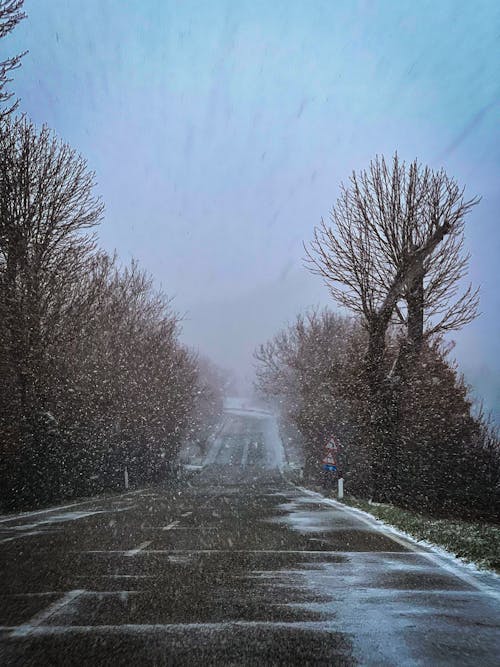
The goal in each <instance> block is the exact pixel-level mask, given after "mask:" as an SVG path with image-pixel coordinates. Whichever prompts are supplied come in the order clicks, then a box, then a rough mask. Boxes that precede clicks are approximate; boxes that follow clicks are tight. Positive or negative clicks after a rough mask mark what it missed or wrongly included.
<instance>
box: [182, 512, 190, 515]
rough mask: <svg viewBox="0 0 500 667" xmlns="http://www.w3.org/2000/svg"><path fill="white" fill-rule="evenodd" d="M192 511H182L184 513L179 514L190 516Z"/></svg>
mask: <svg viewBox="0 0 500 667" xmlns="http://www.w3.org/2000/svg"><path fill="white" fill-rule="evenodd" d="M191 514H192V512H184V514H181V516H191Z"/></svg>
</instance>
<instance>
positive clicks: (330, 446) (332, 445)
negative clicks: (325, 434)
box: [325, 435, 340, 452]
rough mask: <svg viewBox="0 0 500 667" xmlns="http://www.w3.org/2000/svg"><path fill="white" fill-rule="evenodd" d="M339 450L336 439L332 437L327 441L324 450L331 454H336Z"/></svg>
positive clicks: (338, 443)
mask: <svg viewBox="0 0 500 667" xmlns="http://www.w3.org/2000/svg"><path fill="white" fill-rule="evenodd" d="M339 448H340V442H339V441H338V440H337V438H336V437H335V436H334V435H332V436H331V437H330V439H329V440H327V442H326V445H325V449H327V450H329V451H332V452H338V451H339Z"/></svg>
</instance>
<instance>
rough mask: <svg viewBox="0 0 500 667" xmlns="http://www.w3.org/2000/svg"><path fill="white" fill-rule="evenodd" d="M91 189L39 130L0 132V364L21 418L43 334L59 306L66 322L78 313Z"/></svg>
mask: <svg viewBox="0 0 500 667" xmlns="http://www.w3.org/2000/svg"><path fill="white" fill-rule="evenodd" d="M93 186H94V176H93V174H92V173H91V172H89V171H88V168H87V164H86V162H85V160H84V159H83V158H82V157H80V156H79V155H78V154H77V153H76V152H75V151H74V150H72V149H71V148H70V147H69V146H68V145H66V144H63V143H61V142H60V141H59V140H58V139H57V138H56V137H55V136H54V135H53V134H52V133H51V132H50V131H49V130H48V129H47V128H46V127H43V128H42V129H41V130H40V131H38V130H37V129H36V128H35V127H34V126H33V125H32V124H31V123H30V122H29V121H27V120H26V119H24V118H22V119H17V120H14V121H13V120H10V119H9V118H7V119H5V120H4V122H3V123H2V124H1V126H0V311H1V314H2V324H1V333H2V338H3V345H4V356H3V360H4V363H7V364H8V365H10V370H11V375H13V376H14V377H16V378H17V381H16V385H15V387H16V391H15V392H14V394H15V397H17V399H18V400H19V401H20V404H21V406H22V411H23V412H24V411H25V410H26V409H28V410H29V405H28V404H29V402H30V398H33V395H34V384H33V383H34V378H35V377H36V376H38V374H39V368H38V367H39V364H40V362H41V359H42V358H43V354H44V349H45V348H46V346H47V343H48V338H49V332H55V331H56V329H57V322H56V321H55V319H54V318H56V314H57V312H58V313H59V315H60V314H61V312H62V311H61V308H62V307H63V304H64V308H65V309H66V311H67V312H68V313H69V314H71V310H72V309H73V311H74V309H75V308H76V307H77V304H79V307H82V306H83V305H84V304H83V302H82V301H81V299H80V300H79V299H78V298H77V291H78V289H77V286H78V282H79V281H80V280H81V279H82V276H83V275H85V272H86V270H88V269H89V268H90V264H91V262H92V261H93V260H92V251H93V250H94V247H95V240H94V237H93V235H92V234H91V233H89V232H88V230H90V229H91V228H92V227H94V226H95V225H96V224H97V223H98V221H99V219H100V217H101V213H102V210H103V207H102V204H101V202H100V201H99V199H98V198H97V197H95V195H94V194H93ZM70 289H73V296H74V297H75V298H74V299H73V300H71V299H68V297H69V296H70V295H69V292H68V291H69V290H70ZM62 293H64V294H65V298H64V299H63V301H62V302H61V295H62ZM73 314H74V312H73ZM56 319H57V318H56ZM37 369H38V370H37ZM30 387H31V389H30Z"/></svg>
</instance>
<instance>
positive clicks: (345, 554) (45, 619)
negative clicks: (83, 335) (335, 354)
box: [0, 411, 500, 666]
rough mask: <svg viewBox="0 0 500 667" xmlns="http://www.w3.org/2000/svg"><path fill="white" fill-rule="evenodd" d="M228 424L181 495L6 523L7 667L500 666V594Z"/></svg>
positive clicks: (253, 418)
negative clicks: (293, 478) (328, 498)
mask: <svg viewBox="0 0 500 667" xmlns="http://www.w3.org/2000/svg"><path fill="white" fill-rule="evenodd" d="M282 463H283V453H282V450H281V449H280V444H279V442H278V440H277V438H276V424H275V421H274V419H273V418H272V417H270V416H269V415H266V414H264V413H254V412H247V413H245V412H244V411H240V412H239V413H238V412H236V411H235V412H232V413H228V415H227V419H226V422H225V425H224V428H223V429H222V431H221V433H220V434H219V437H218V438H217V439H216V440H215V442H214V443H213V444H212V447H211V450H210V451H209V453H208V455H207V459H206V465H205V467H204V468H203V469H202V470H201V471H199V472H197V473H195V474H193V475H192V477H190V478H189V479H188V480H183V481H182V482H179V483H177V484H175V485H172V486H170V487H168V488H167V487H161V488H154V489H147V490H141V491H135V492H131V493H126V494H123V495H121V496H114V497H109V498H107V499H98V500H94V501H90V502H85V503H75V504H73V503H68V504H67V505H65V506H62V507H59V508H55V509H52V510H50V511H42V512H38V513H26V514H23V515H17V516H10V517H0V563H1V572H2V589H1V594H0V626H1V628H0V663H1V664H2V665H131V664H137V665H142V664H144V665H177V664H179V665H180V664H186V665H292V664H297V665H353V664H366V665H475V666H477V665H482V666H483V665H484V666H487V665H498V664H499V661H498V656H499V655H500V642H499V639H498V637H499V633H498V630H499V629H500V628H499V602H498V600H499V594H500V586H499V585H498V580H497V579H495V578H494V577H492V576H489V575H476V574H474V573H471V572H468V571H467V570H466V569H465V568H461V567H460V566H456V565H453V564H451V565H450V564H449V563H448V562H447V561H446V559H444V560H442V559H441V560H440V559H438V558H437V557H436V556H434V555H433V554H432V553H430V552H428V551H427V550H425V549H423V548H420V547H416V546H414V545H412V544H410V543H407V542H406V541H405V540H400V539H397V538H395V537H394V536H392V535H391V534H389V533H387V532H385V531H382V530H380V529H379V528H378V527H377V526H376V525H375V524H372V523H371V522H370V521H367V520H366V519H363V518H362V517H360V516H359V515H356V514H354V513H352V512H350V511H347V510H345V509H343V508H342V507H339V506H338V505H337V506H336V505H335V504H331V503H328V502H325V501H324V499H322V498H321V497H320V496H318V495H315V494H311V493H308V492H307V491H305V490H303V489H299V488H297V487H295V486H293V485H292V484H291V483H290V482H288V481H287V480H286V478H285V477H284V476H283V475H282V473H281V469H280V468H281V467H282Z"/></svg>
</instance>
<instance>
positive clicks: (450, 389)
mask: <svg viewBox="0 0 500 667" xmlns="http://www.w3.org/2000/svg"><path fill="white" fill-rule="evenodd" d="M478 201H479V200H478V199H477V198H472V199H466V198H465V195H464V190H463V188H461V187H460V186H459V185H458V184H457V183H456V182H455V181H454V180H453V179H452V178H450V177H449V176H448V175H447V174H446V173H445V172H444V171H443V170H440V171H433V170H431V169H430V168H428V167H422V166H421V165H420V164H419V163H418V162H417V161H416V160H415V161H413V162H412V163H411V164H409V165H408V164H406V163H405V162H403V161H401V160H400V159H399V157H398V156H397V154H396V155H395V156H394V158H393V160H392V162H389V163H388V162H387V161H386V160H385V159H384V158H376V159H375V160H373V161H372V162H371V163H370V165H369V167H368V169H367V170H364V171H361V172H360V173H353V174H352V176H351V178H350V180H349V182H348V183H347V184H346V185H342V186H341V189H340V196H339V198H338V200H337V202H336V204H335V205H334V207H333V209H332V211H331V216H330V221H329V222H328V223H327V222H325V221H322V222H321V224H320V226H319V227H317V228H316V229H315V230H314V235H313V240H312V242H311V243H310V244H309V245H308V246H306V264H307V266H308V267H309V268H310V269H311V270H312V271H313V273H315V274H318V275H320V276H321V277H322V278H323V280H324V281H325V283H326V285H327V286H328V288H329V291H330V294H331V295H332V297H333V299H334V301H335V302H336V303H337V304H338V305H339V306H340V307H341V308H342V309H343V311H344V314H339V312H334V311H331V310H325V311H312V312H309V313H307V314H306V315H300V316H299V317H298V318H297V320H296V321H295V322H294V323H293V324H291V325H290V326H288V327H287V328H285V329H284V330H283V331H281V332H280V333H278V334H277V335H276V336H275V337H274V338H273V339H272V340H270V341H268V342H267V343H266V344H264V345H261V346H260V347H259V348H258V349H257V351H256V353H255V356H256V360H257V383H256V384H257V388H258V390H259V392H260V393H261V394H263V395H264V396H265V397H267V398H268V399H269V398H272V399H273V400H274V401H277V402H278V404H279V405H280V406H281V413H282V416H283V418H284V419H287V420H289V421H290V422H292V423H293V424H294V425H295V426H296V427H297V428H298V429H299V432H300V433H301V434H302V436H303V441H304V446H305V448H306V468H305V472H306V475H308V476H309V477H312V478H318V476H319V474H320V471H321V459H322V457H323V447H324V443H325V441H326V439H327V438H328V436H329V435H330V434H334V435H337V437H338V438H339V439H340V440H341V442H342V443H343V455H342V459H343V461H342V465H343V467H344V469H345V475H346V478H347V485H348V487H347V488H350V490H351V492H353V493H356V494H358V495H360V496H362V497H368V498H372V499H373V500H375V501H378V502H393V503H396V504H399V505H402V506H405V507H408V508H413V509H420V510H422V509H424V510H427V511H431V512H442V513H448V514H453V513H455V514H457V513H458V514H459V515H463V514H464V513H468V514H470V515H473V516H481V517H483V518H497V517H498V514H499V510H500V441H499V437H498V431H497V430H495V428H493V427H492V426H491V424H490V423H489V422H488V420H487V419H486V418H485V416H484V415H483V414H479V415H478V414H476V413H475V412H474V410H473V406H472V399H471V395H470V391H469V388H468V387H467V386H466V384H465V382H464V380H463V378H462V377H461V376H460V374H459V373H458V371H457V368H456V366H455V365H454V364H453V363H451V362H450V361H449V351H450V345H449V344H447V343H446V342H445V338H444V336H445V334H446V333H448V332H450V331H454V330H457V329H460V328H461V327H463V326H464V325H466V324H468V323H469V322H471V321H472V320H473V319H474V318H475V317H476V315H477V310H478V291H477V290H476V289H474V288H473V287H472V286H471V285H467V283H466V282H465V279H466V276H467V269H468V260H469V257H468V255H467V253H466V252H465V250H464V225H465V221H466V218H467V216H468V214H469V213H470V211H471V210H472V208H473V207H474V206H476V204H477V203H478Z"/></svg>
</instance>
